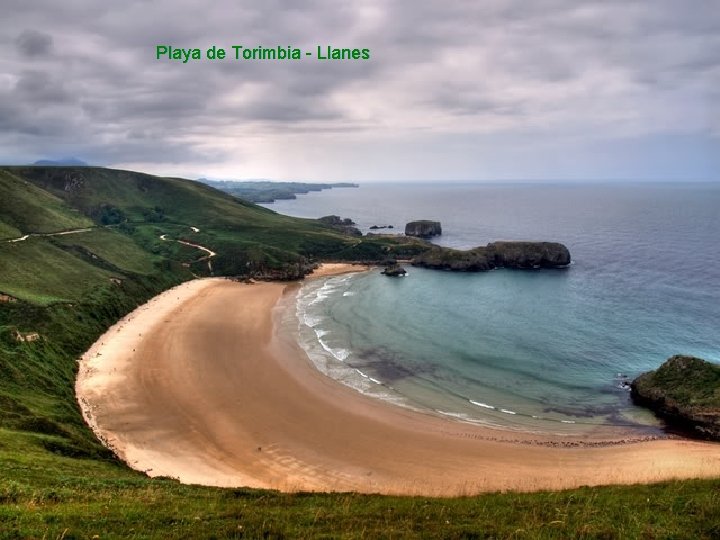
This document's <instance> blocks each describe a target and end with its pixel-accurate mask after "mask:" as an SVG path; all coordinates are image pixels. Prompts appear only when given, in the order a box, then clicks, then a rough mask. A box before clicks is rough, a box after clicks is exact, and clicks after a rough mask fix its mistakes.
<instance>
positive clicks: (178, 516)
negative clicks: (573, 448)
mask: <svg viewBox="0 0 720 540" xmlns="http://www.w3.org/2000/svg"><path fill="white" fill-rule="evenodd" d="M47 438H48V437H46V436H40V435H29V434H24V433H18V432H12V431H7V430H0V464H2V465H1V467H2V468H1V470H2V479H0V538H64V539H66V540H68V539H71V538H93V537H95V535H97V537H98V538H607V539H611V538H648V539H652V538H677V539H682V538H687V539H702V538H708V539H709V538H718V537H719V536H720V481H707V480H705V481H700V480H697V481H682V482H667V483H662V484H656V485H650V486H629V487H603V488H581V489H577V490H570V491H562V492H555V493H551V492H543V493H532V494H489V495H482V496H478V497H461V498H455V499H431V498H425V497H386V496H372V495H354V494H295V495H287V494H279V493H276V492H270V491H260V490H246V489H214V488H203V487H197V486H184V485H180V484H178V483H176V482H174V481H172V480H163V479H158V480H151V479H147V478H145V477H144V476H142V475H140V474H139V473H134V472H132V471H129V470H127V469H126V468H124V467H123V466H121V465H119V464H117V463H116V462H113V461H103V460H97V459H95V460H90V459H77V458H69V457H62V456H57V455H54V454H52V453H50V452H48V451H47V449H46V448H45V442H46V441H45V440H44V439H47ZM50 438H51V437H50Z"/></svg>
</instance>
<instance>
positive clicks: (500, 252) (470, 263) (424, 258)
mask: <svg viewBox="0 0 720 540" xmlns="http://www.w3.org/2000/svg"><path fill="white" fill-rule="evenodd" d="M570 260H571V258H570V251H569V250H568V248H567V247H565V246H564V245H563V244H559V243H557V242H493V243H492V244H488V245H487V246H481V247H476V248H474V249H470V250H467V251H459V250H456V249H450V248H445V247H441V246H436V247H433V248H431V249H429V250H428V251H426V252H424V253H421V254H420V255H417V256H416V257H415V258H413V260H412V264H413V266H420V267H423V268H435V269H438V270H452V271H456V272H483V271H486V270H492V269H493V268H525V269H530V268H563V267H566V266H567V265H568V264H570Z"/></svg>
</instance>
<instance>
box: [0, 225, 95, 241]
mask: <svg viewBox="0 0 720 540" xmlns="http://www.w3.org/2000/svg"><path fill="white" fill-rule="evenodd" d="M95 229H97V227H85V228H83V229H71V230H69V231H60V232H53V233H28V234H26V235H24V236H21V237H20V238H13V239H11V240H5V242H7V243H8V244H14V243H16V242H24V241H25V240H27V239H28V238H30V237H31V236H37V237H45V236H65V235H66V234H78V233H84V232H90V231H94V230H95Z"/></svg>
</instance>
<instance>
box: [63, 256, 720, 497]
mask: <svg viewBox="0 0 720 540" xmlns="http://www.w3.org/2000/svg"><path fill="white" fill-rule="evenodd" d="M344 270H345V271H347V270H351V269H350V268H347V267H345V268H343V266H342V265H340V266H326V267H325V268H324V271H325V272H326V273H330V272H338V271H344ZM293 287H295V286H294V285H287V284H282V283H257V284H254V285H245V284H240V283H236V282H232V281H229V280H223V279H207V280H195V281H191V282H187V283H185V284H183V285H180V286H178V287H176V288H174V289H171V290H169V291H166V292H165V293H163V294H161V295H159V296H158V297H156V298H154V299H153V300H151V301H150V302H148V303H147V304H145V305H144V306H141V307H140V308H138V309H137V310H135V311H134V312H133V313H131V314H130V315H128V316H127V317H125V318H124V319H123V320H122V321H120V322H119V323H118V324H116V325H115V326H113V327H112V328H110V329H109V330H108V332H107V333H106V334H104V335H103V336H102V337H101V338H100V339H99V340H98V341H97V342H96V343H95V344H94V345H93V347H92V348H91V349H90V350H89V351H88V352H87V353H85V355H83V358H82V359H81V361H80V372H79V375H78V380H77V384H76V392H77V397H78V402H79V403H80V405H81V408H82V410H83V415H84V416H85V418H86V421H87V422H88V424H89V425H90V426H91V427H92V428H93V430H94V431H95V433H96V434H97V435H98V437H99V438H100V439H101V440H102V441H103V442H104V443H105V444H106V445H107V446H108V447H110V448H111V449H112V450H113V451H115V453H116V454H117V455H118V456H119V457H120V458H121V459H123V460H124V461H125V462H126V463H128V465H130V466H131V467H133V468H135V469H138V470H141V471H144V472H146V473H147V474H149V475H150V476H171V477H175V478H178V479H179V480H180V481H182V482H185V483H198V484H207V485H217V486H233V487H237V486H250V487H261V488H274V489H280V490H284V491H298V490H315V491H358V492H374V493H393V494H422V495H464V494H472V493H478V492H483V491H495V490H522V491H530V490H540V489H561V488H570V487H577V486H580V485H599V484H620V483H636V482H652V481H657V480H663V479H670V478H689V477H701V476H702V477H710V476H720V446H719V445H717V444H712V443H702V442H696V441H686V440H674V439H671V440H668V439H664V440H654V441H646V442H635V443H634V444H621V443H623V442H627V441H626V440H623V439H622V438H619V437H618V436H617V432H615V434H614V436H612V435H611V434H610V433H606V434H598V435H597V436H595V437H593V438H591V439H587V438H573V437H553V436H536V435H530V434H529V435H528V436H527V437H524V436H523V435H522V434H519V433H517V432H502V431H498V430H496V429H490V428H487V427H483V426H477V425H473V424H466V423H462V422H457V421H453V420H450V419H447V418H440V417H437V416H434V415H430V414H423V413H419V412H416V411H412V410H409V409H404V408H402V407H397V406H394V405H391V404H388V403H386V402H382V401H380V400H377V399H375V398H371V397H368V396H364V395H362V394H360V393H358V392H357V391H355V390H352V389H351V388H349V387H345V386H344V385H342V384H340V383H338V382H337V381H334V380H332V379H330V378H328V377H326V376H324V375H323V374H322V373H320V372H319V371H317V369H315V367H314V366H313V365H312V363H311V362H310V360H309V359H308V358H307V357H306V356H305V354H304V352H303V351H302V350H301V349H300V347H299V345H298V344H297V343H294V342H293V341H292V340H289V339H288V336H280V335H278V333H277V325H273V312H275V314H276V315H277V311H278V310H281V309H283V308H282V305H281V303H280V302H279V301H280V300H281V298H282V297H283V294H284V293H287V292H288V290H292V288H293ZM603 437H604V438H603Z"/></svg>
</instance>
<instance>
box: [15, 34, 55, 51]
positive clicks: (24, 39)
mask: <svg viewBox="0 0 720 540" xmlns="http://www.w3.org/2000/svg"><path fill="white" fill-rule="evenodd" d="M52 43H53V41H52V37H51V36H50V35H49V34H45V33H43V32H38V31H37V30H24V31H23V32H22V33H21V34H20V35H19V36H18V37H17V39H16V40H15V44H16V45H17V48H18V50H19V51H20V53H21V54H23V55H25V56H42V55H46V54H48V53H49V52H50V49H51V48H52Z"/></svg>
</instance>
